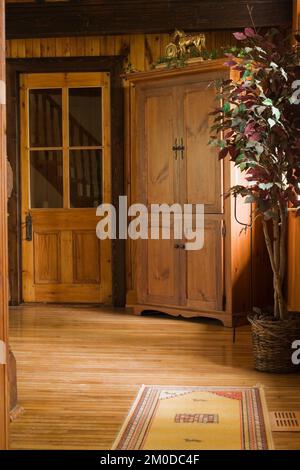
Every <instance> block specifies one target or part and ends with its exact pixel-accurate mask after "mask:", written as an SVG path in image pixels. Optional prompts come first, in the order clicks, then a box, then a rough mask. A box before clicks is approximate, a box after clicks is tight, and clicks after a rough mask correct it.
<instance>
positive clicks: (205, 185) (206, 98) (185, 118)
mask: <svg viewBox="0 0 300 470" xmlns="http://www.w3.org/2000/svg"><path fill="white" fill-rule="evenodd" d="M213 79H214V77H213V76H212V77H211V79H207V80H205V81H199V82H198V83H190V84H186V85H184V86H183V98H182V99H183V110H182V126H183V130H182V131H183V144H184V147H185V148H184V153H183V160H182V162H181V168H180V174H181V184H182V192H183V193H184V202H186V203H188V204H204V210H205V213H208V214H219V213H221V212H223V200H222V194H223V184H222V181H223V180H222V176H223V175H222V165H223V162H222V161H220V160H219V159H218V157H217V152H216V148H215V147H210V146H209V145H208V142H209V139H210V135H211V132H210V127H211V125H212V117H211V116H209V113H210V112H211V111H212V110H213V109H214V108H215V107H216V100H215V97H216V88H215V87H214V86H213Z"/></svg>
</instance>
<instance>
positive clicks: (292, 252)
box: [287, 211, 300, 312]
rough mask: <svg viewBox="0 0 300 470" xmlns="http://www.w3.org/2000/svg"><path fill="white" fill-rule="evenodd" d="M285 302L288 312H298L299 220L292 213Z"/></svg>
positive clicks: (299, 297) (299, 308)
mask: <svg viewBox="0 0 300 470" xmlns="http://www.w3.org/2000/svg"><path fill="white" fill-rule="evenodd" d="M287 302H288V309H289V310H291V311H293V312H300V218H299V217H296V216H295V212H294V211H291V212H290V214H289V230H288V267H287Z"/></svg>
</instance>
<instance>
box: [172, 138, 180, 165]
mask: <svg viewBox="0 0 300 470" xmlns="http://www.w3.org/2000/svg"><path fill="white" fill-rule="evenodd" d="M172 150H173V152H175V160H177V156H178V155H177V151H178V150H179V146H178V143H177V139H175V143H174V145H173V147H172Z"/></svg>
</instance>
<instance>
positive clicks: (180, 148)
mask: <svg viewBox="0 0 300 470" xmlns="http://www.w3.org/2000/svg"><path fill="white" fill-rule="evenodd" d="M178 150H180V155H181V160H183V158H184V153H183V152H184V150H185V146H184V145H183V138H182V137H181V139H180V145H179V148H178Z"/></svg>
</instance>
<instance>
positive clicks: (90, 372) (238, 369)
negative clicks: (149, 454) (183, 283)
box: [10, 305, 300, 449]
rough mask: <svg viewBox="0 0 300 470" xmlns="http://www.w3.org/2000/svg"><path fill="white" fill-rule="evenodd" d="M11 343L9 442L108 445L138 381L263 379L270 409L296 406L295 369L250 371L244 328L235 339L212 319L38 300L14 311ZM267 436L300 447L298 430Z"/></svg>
mask: <svg viewBox="0 0 300 470" xmlns="http://www.w3.org/2000/svg"><path fill="white" fill-rule="evenodd" d="M10 343H11V346H12V349H13V351H14V353H15V356H16V359H17V365H18V387H19V401H20V404H21V406H23V407H24V409H25V412H24V414H23V415H22V416H20V417H19V418H18V419H17V420H16V421H15V422H14V423H12V424H11V448H12V449H109V448H110V447H111V445H112V443H113V441H114V439H115V437H116V434H117V432H118V430H119V428H120V427H121V424H122V422H123V420H124V418H125V416H126V414H127V412H128V409H129V407H130V406H131V404H132V401H133V399H134V397H135V395H136V393H137V391H138V389H139V387H140V385H141V384H143V383H144V384H162V385H221V386H222V385H235V386H239V385H255V384H257V383H261V384H263V385H265V387H266V396H267V402H268V406H269V409H270V410H276V409H282V410H289V409H295V410H300V375H299V374H297V375H290V376H288V375H271V374H264V373H259V372H256V371H254V370H253V368H252V357H251V342H250V334H249V328H248V327H247V326H246V327H241V328H239V329H238V330H237V340H236V343H235V344H233V343H232V330H230V329H227V328H224V327H223V326H221V325H220V324H219V323H218V322H214V321H209V320H207V321H206V320H203V319H201V320H200V319H199V320H189V321H187V320H182V319H176V318H168V317H163V316H145V317H136V316H134V315H131V314H129V313H125V312H121V311H117V310H111V309H104V308H99V307H92V306H91V307H83V306H82V307H80V306H54V305H53V306H47V305H36V306H24V307H14V308H12V309H11V312H10ZM274 441H275V447H276V448H277V449H300V433H274Z"/></svg>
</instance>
